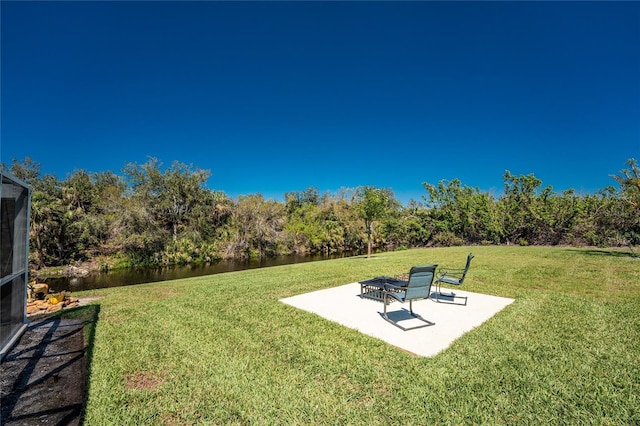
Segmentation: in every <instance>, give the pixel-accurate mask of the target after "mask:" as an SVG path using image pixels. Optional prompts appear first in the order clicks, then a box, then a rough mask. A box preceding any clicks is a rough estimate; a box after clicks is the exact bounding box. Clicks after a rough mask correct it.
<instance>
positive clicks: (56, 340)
mask: <svg viewBox="0 0 640 426" xmlns="http://www.w3.org/2000/svg"><path fill="white" fill-rule="evenodd" d="M99 313H100V305H97V304H93V305H87V306H81V307H77V308H72V309H68V310H63V311H60V312H58V313H56V314H53V315H47V316H45V317H41V318H38V319H34V320H33V322H32V323H31V324H30V325H29V327H28V329H27V331H26V332H25V333H24V335H23V336H22V337H21V339H20V341H19V342H18V343H17V345H16V346H15V347H14V348H13V349H12V350H11V352H10V353H9V354H7V356H6V357H5V359H4V360H3V362H2V365H1V366H0V372H1V373H2V398H1V401H0V405H1V407H2V409H1V414H2V422H1V424H3V425H23V424H36V423H38V424H39V423H40V422H42V421H45V422H46V423H48V424H57V425H80V424H82V423H83V418H84V413H85V409H86V403H87V395H88V387H89V381H88V377H89V372H90V370H91V369H90V367H91V360H92V357H93V345H94V336H95V329H96V325H97V323H98V316H99Z"/></svg>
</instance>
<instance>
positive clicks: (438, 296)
mask: <svg viewBox="0 0 640 426" xmlns="http://www.w3.org/2000/svg"><path fill="white" fill-rule="evenodd" d="M440 296H445V297H450V298H451V299H453V301H451V302H447V301H444V300H440ZM456 299H464V303H456V302H455V300H456ZM436 302H438V303H446V304H448V305H458V306H467V296H456V294H455V293H454V292H453V291H452V292H451V293H449V294H443V293H442V291H441V290H440V287H438V290H437V291H436Z"/></svg>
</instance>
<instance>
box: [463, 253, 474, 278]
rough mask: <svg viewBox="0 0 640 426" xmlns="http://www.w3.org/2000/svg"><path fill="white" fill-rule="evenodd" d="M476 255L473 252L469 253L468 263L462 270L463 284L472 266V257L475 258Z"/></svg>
mask: <svg viewBox="0 0 640 426" xmlns="http://www.w3.org/2000/svg"><path fill="white" fill-rule="evenodd" d="M474 257H475V256H474V255H473V254H472V253H469V256H467V264H466V265H465V267H464V271H463V272H462V277H461V278H460V284H462V282H463V281H464V277H465V276H467V272H468V271H469V267H470V266H471V259H473V258H474Z"/></svg>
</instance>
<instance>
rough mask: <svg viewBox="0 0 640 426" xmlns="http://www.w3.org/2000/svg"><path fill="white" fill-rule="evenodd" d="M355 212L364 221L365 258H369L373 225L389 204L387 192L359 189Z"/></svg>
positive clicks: (382, 215)
mask: <svg viewBox="0 0 640 426" xmlns="http://www.w3.org/2000/svg"><path fill="white" fill-rule="evenodd" d="M356 199H357V202H356V210H357V211H358V213H359V215H360V217H361V218H362V219H364V225H365V229H366V231H367V258H370V257H371V250H372V244H371V234H372V233H373V223H374V221H375V220H377V219H381V218H382V217H384V215H385V214H386V212H387V205H388V203H389V195H388V192H385V191H384V190H381V189H378V188H374V187H371V186H365V187H362V188H360V190H359V191H358V192H357V193H356Z"/></svg>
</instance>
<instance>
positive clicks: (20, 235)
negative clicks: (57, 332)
mask: <svg viewBox="0 0 640 426" xmlns="http://www.w3.org/2000/svg"><path fill="white" fill-rule="evenodd" d="M0 176H1V177H2V186H1V187H0V213H1V214H0V216H1V218H0V360H2V358H4V356H5V355H6V353H7V352H8V351H9V349H10V348H11V346H13V344H14V343H15V342H16V341H17V340H18V339H19V338H20V336H21V335H22V333H23V332H24V330H25V329H26V328H27V317H26V309H25V308H26V304H27V283H28V281H27V280H28V269H29V268H28V250H29V208H30V195H31V191H30V188H29V186H28V185H27V184H25V183H24V182H22V181H20V180H19V179H17V178H16V177H14V176H12V175H11V174H9V173H7V172H0Z"/></svg>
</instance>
